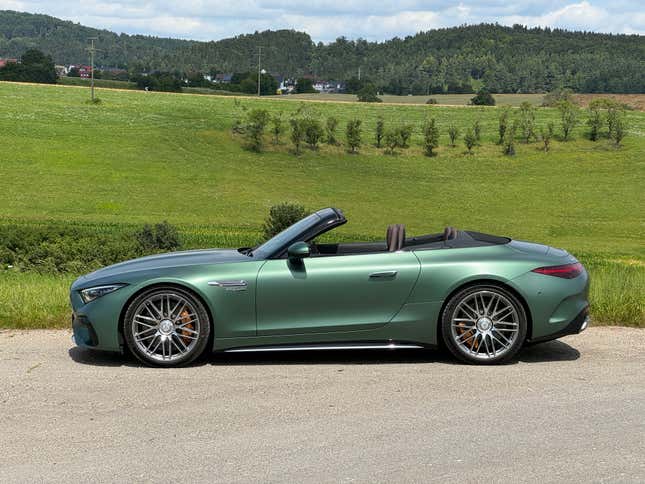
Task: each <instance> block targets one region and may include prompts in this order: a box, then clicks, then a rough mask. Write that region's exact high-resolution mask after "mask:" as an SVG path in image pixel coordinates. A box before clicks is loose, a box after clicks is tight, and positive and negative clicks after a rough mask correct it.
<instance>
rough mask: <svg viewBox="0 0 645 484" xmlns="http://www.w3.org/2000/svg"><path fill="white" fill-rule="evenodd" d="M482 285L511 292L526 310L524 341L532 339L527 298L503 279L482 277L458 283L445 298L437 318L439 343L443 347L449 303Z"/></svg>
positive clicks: (531, 318) (530, 317) (531, 319)
mask: <svg viewBox="0 0 645 484" xmlns="http://www.w3.org/2000/svg"><path fill="white" fill-rule="evenodd" d="M480 284H489V285H491V286H498V287H501V288H503V289H505V290H507V291H509V292H510V293H511V294H513V296H515V297H516V298H517V300H518V301H519V302H520V304H522V307H523V308H524V312H525V313H526V324H527V328H526V337H525V338H524V341H526V340H529V339H531V336H532V334H533V317H532V315H531V308H530V307H529V305H528V303H527V302H526V298H525V297H524V296H523V295H522V294H521V293H520V292H519V291H518V290H517V289H516V288H514V287H513V286H512V285H510V284H508V282H507V281H504V280H501V279H496V278H493V277H481V278H477V279H471V280H468V281H462V282H461V283H458V284H457V285H456V286H455V287H454V288H453V289H452V290H451V291H450V293H449V294H448V295H447V296H446V297H445V298H444V300H443V303H442V304H441V309H440V310H439V314H438V316H437V328H436V331H437V334H436V338H437V342H438V343H439V344H441V345H444V344H445V343H444V341H443V336H442V334H441V324H442V320H443V312H444V310H445V309H446V305H447V304H448V302H449V301H450V300H451V299H452V297H453V296H454V295H455V294H457V293H458V292H459V291H462V290H463V289H466V288H468V287H472V286H476V285H480Z"/></svg>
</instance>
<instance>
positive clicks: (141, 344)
mask: <svg viewBox="0 0 645 484" xmlns="http://www.w3.org/2000/svg"><path fill="white" fill-rule="evenodd" d="M123 330H124V331H123V333H124V336H125V340H126V342H127V344H128V347H129V348H130V350H131V351H132V353H133V354H134V355H135V356H136V357H137V358H139V359H140V360H141V361H142V362H144V363H146V364H149V365H156V366H177V365H182V364H187V363H190V362H191V361H193V360H194V359H195V358H197V357H198V356H199V355H200V354H201V353H202V352H203V351H204V348H205V346H206V344H207V342H208V336H209V334H210V322H209V320H208V314H207V313H206V310H205V309H204V306H203V305H202V304H201V303H200V302H199V301H198V300H197V299H196V298H195V297H193V296H192V295H191V294H190V293H188V292H187V291H184V290H181V289H178V288H175V287H157V288H154V289H152V290H150V291H146V292H145V293H143V294H141V295H140V296H139V297H137V298H136V299H135V300H134V301H132V303H131V304H130V306H128V310H127V312H126V315H125V320H124V328H123Z"/></svg>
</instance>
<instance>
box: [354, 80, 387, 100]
mask: <svg viewBox="0 0 645 484" xmlns="http://www.w3.org/2000/svg"><path fill="white" fill-rule="evenodd" d="M356 95H357V96H358V100H359V102H362V103H380V102H383V101H382V99H381V98H380V97H378V91H377V90H376V86H374V84H371V83H370V84H365V86H363V87H362V88H361V89H360V90H359V91H358V92H357V93H356Z"/></svg>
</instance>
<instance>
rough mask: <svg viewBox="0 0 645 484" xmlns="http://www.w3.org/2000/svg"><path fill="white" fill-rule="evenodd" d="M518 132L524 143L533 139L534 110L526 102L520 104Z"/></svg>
mask: <svg viewBox="0 0 645 484" xmlns="http://www.w3.org/2000/svg"><path fill="white" fill-rule="evenodd" d="M520 131H521V132H522V139H523V140H524V142H525V143H528V142H529V141H531V139H533V138H534V137H535V108H534V107H533V105H532V104H531V103H530V102H528V101H524V102H523V103H522V104H520Z"/></svg>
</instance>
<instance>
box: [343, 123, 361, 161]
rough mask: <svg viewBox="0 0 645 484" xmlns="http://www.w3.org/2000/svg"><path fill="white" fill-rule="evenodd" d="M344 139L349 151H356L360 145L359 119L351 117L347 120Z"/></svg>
mask: <svg viewBox="0 0 645 484" xmlns="http://www.w3.org/2000/svg"><path fill="white" fill-rule="evenodd" d="M345 141H346V143H347V150H348V151H349V152H350V153H357V152H358V150H359V148H360V147H361V120H360V119H351V120H349V121H347V127H346V128H345Z"/></svg>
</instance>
